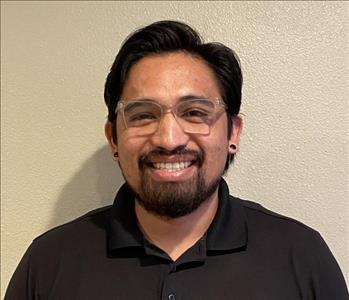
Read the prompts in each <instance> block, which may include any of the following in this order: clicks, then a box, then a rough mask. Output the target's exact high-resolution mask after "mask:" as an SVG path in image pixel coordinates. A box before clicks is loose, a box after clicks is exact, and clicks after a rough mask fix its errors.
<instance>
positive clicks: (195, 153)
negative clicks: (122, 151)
mask: <svg viewBox="0 0 349 300" xmlns="http://www.w3.org/2000/svg"><path fill="white" fill-rule="evenodd" d="M182 155H183V156H185V155H188V156H191V157H194V160H195V163H196V164H198V166H199V167H201V166H202V164H203V161H204V158H205V157H204V153H203V152H202V151H201V150H189V149H186V148H185V147H177V148H175V149H173V150H167V149H164V148H156V149H154V150H151V151H149V152H147V153H142V154H141V155H140V156H139V158H138V165H139V167H140V169H143V168H144V167H145V166H146V164H147V163H148V162H150V161H151V160H152V159H153V158H156V157H159V156H161V157H164V156H182Z"/></svg>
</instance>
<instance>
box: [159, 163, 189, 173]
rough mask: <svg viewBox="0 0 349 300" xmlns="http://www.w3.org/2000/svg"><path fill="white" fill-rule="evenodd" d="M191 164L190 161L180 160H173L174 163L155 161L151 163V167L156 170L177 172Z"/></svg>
mask: <svg viewBox="0 0 349 300" xmlns="http://www.w3.org/2000/svg"><path fill="white" fill-rule="evenodd" d="M191 164H192V162H191V161H181V162H174V163H169V162H166V163H163V162H156V163H153V167H154V168H155V169H158V170H166V171H168V172H177V171H180V170H183V169H185V168H188V167H189V166H190V165H191Z"/></svg>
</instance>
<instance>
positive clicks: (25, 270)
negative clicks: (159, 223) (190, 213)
mask: <svg viewBox="0 0 349 300" xmlns="http://www.w3.org/2000/svg"><path fill="white" fill-rule="evenodd" d="M133 199H134V197H133V195H132V194H131V192H130V191H129V189H128V187H127V186H126V185H124V186H123V187H122V188H121V189H120V191H119V192H118V194H117V197H116V200H115V202H114V204H113V206H111V207H106V208H103V209H99V210H96V211H92V212H90V213H88V214H87V215H85V216H83V217H80V218H79V219H77V220H74V221H72V222H70V223H68V224H65V225H62V226H60V227H57V228H55V229H52V230H50V231H48V232H47V233H45V234H43V235H42V236H40V237H38V238H36V239H35V240H34V241H33V243H32V244H31V246H30V247H29V249H28V250H27V252H26V254H25V255H24V257H23V259H22V261H21V262H20V264H19V266H18V267H17V270H16V271H15V273H14V275H13V277H12V279H11V282H10V284H9V287H8V290H7V293H6V296H5V299H9V300H12V299H13V300H17V299H18V300H20V299H69V300H71V299H126V300H129V299H131V300H133V299H135V300H137V299H152V300H153V299H169V300H175V299H178V300H179V299H190V300H195V299H207V300H209V299H214V300H217V299H237V300H245V299H246V300H247V299H258V300H273V299H276V300H287V299H289V300H295V299H328V300H335V299H337V300H341V299H348V298H349V297H348V292H347V288H346V286H345V282H344V279H343V276H342V274H341V271H340V269H339V267H338V265H337V263H336V261H335V259H334V257H333V256H332V254H331V252H330V250H329V249H328V247H327V246H326V244H325V242H324V241H323V239H322V238H321V237H320V235H319V234H318V233H317V232H316V231H314V230H312V229H310V228H309V227H307V226H305V225H303V224H301V223H300V222H297V221H295V220H292V219H290V218H287V217H284V216H281V215H278V214H275V213H273V212H271V211H269V210H266V209H265V208H263V207H261V206H260V205H258V204H256V203H253V202H250V201H244V200H241V199H238V198H234V197H232V196H229V190H228V187H227V185H226V183H225V182H224V181H223V180H222V182H221V184H220V188H219V200H220V202H219V206H218V211H217V214H216V216H215V218H214V220H213V222H212V224H211V226H210V227H209V229H208V231H207V232H206V234H205V235H204V236H203V237H202V238H201V239H200V240H199V241H198V242H197V243H196V244H195V245H194V246H193V247H192V248H190V249H188V250H187V251H186V252H185V253H184V254H183V255H182V256H181V257H180V258H179V259H178V260H176V261H175V262H174V261H172V260H171V258H170V257H169V256H168V255H167V254H166V253H165V252H163V251H162V250H161V249H159V248H157V247H156V246H154V245H152V244H150V243H149V242H147V241H146V240H145V239H144V237H143V235H142V233H141V231H140V230H139V228H138V226H137V221H136V217H135V213H134V200H133Z"/></svg>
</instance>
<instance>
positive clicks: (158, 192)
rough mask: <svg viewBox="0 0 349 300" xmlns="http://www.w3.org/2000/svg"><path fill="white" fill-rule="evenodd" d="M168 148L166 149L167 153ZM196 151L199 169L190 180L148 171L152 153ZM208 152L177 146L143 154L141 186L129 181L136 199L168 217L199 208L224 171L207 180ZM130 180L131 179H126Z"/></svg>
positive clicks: (157, 213) (141, 158)
mask: <svg viewBox="0 0 349 300" xmlns="http://www.w3.org/2000/svg"><path fill="white" fill-rule="evenodd" d="M164 152H166V153H164ZM187 153H188V154H189V153H190V154H191V155H195V157H196V160H195V164H196V165H197V169H198V171H197V173H196V174H195V175H194V176H193V177H192V178H191V179H189V180H186V181H176V182H161V181H160V182H159V181H155V180H153V179H152V178H151V176H150V175H149V174H148V172H147V168H150V167H151V166H149V165H148V164H147V161H148V160H149V157H154V156H156V155H159V154H160V155H162V157H163V156H164V155H183V154H187ZM203 161H204V155H203V153H202V152H201V151H190V150H185V149H183V150H178V149H177V150H174V151H170V152H167V151H165V150H154V151H152V152H150V153H149V154H145V155H141V156H140V158H139V161H138V165H139V170H140V172H141V186H140V188H139V190H135V189H134V188H133V187H132V186H131V185H130V184H129V183H128V185H129V187H130V188H131V190H132V191H133V193H134V194H135V197H136V201H138V203H139V204H140V205H141V206H142V207H143V208H144V209H145V210H147V211H148V212H150V213H152V214H155V215H157V216H160V217H165V218H171V219H173V218H179V217H182V216H185V215H188V214H190V213H192V212H193V211H195V210H196V209H197V208H198V207H199V206H200V205H201V204H202V203H203V202H205V201H206V200H207V199H208V198H210V197H211V196H212V195H213V193H214V192H215V191H216V190H217V188H218V185H219V183H220V180H221V176H222V175H223V170H222V172H221V173H222V174H219V176H217V177H216V178H214V179H213V180H211V181H210V182H208V183H207V182H206V180H205V174H204V172H203V170H202V164H203ZM126 182H127V180H126Z"/></svg>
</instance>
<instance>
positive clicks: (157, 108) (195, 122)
mask: <svg viewBox="0 0 349 300" xmlns="http://www.w3.org/2000/svg"><path fill="white" fill-rule="evenodd" d="M199 104H200V105H199ZM198 105H199V106H198ZM140 106H141V107H142V108H143V107H144V109H143V110H141V113H140V112H139V111H138V112H137V113H139V114H138V115H137V117H139V116H141V118H144V119H145V120H146V121H144V120H142V119H141V118H140V121H130V120H133V117H134V116H130V113H128V111H130V110H131V109H132V108H134V107H140ZM145 107H147V109H148V110H146V109H145ZM198 107H201V108H203V110H202V111H200V109H198ZM128 108H131V109H129V110H128ZM150 109H152V111H151V112H152V113H153V114H152V115H150V114H148V112H149V113H150V111H149V110H150ZM226 109H227V106H226V104H225V103H224V101H223V100H221V99H218V98H215V99H208V98H191V99H186V100H181V101H179V102H177V103H176V104H175V105H172V106H164V105H162V104H160V103H159V102H157V101H155V100H150V99H144V100H119V102H118V104H117V107H116V109H115V113H116V114H118V113H121V115H122V118H123V120H124V124H125V127H126V128H137V133H138V134H141V135H147V134H153V133H155V132H156V131H157V129H158V127H159V125H160V123H161V121H162V120H163V117H164V114H165V113H167V112H171V113H172V115H173V116H174V118H175V120H176V121H177V123H178V124H179V125H180V127H181V128H182V130H183V131H184V132H186V133H190V134H201V135H207V134H209V133H210V130H211V127H212V125H213V124H214V123H215V121H216V120H217V119H218V118H219V117H220V116H221V114H222V113H223V112H225V111H226ZM134 110H136V109H134ZM180 113H183V116H181V115H180ZM184 113H186V114H193V113H194V115H189V117H185V116H184ZM145 117H147V119H146V118H145ZM134 119H135V118H134Z"/></svg>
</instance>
